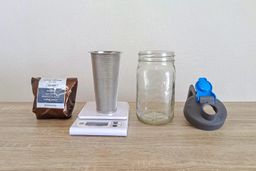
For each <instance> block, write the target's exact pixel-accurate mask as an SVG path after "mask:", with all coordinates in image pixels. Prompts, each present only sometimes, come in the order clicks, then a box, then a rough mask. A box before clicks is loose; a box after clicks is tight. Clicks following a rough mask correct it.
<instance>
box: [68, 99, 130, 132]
mask: <svg viewBox="0 0 256 171" xmlns="http://www.w3.org/2000/svg"><path fill="white" fill-rule="evenodd" d="M128 120H129V104H128V103H127V102H117V111H116V112H114V113H110V114H103V113H99V112H97V111H96V103H95V102H88V103H87V104H86V105H85V106H84V107H83V109H82V110H81V112H80V113H79V114H78V117H77V119H76V120H75V122H74V123H73V125H72V126H71V127H70V129H69V134H70V135H97V136H127V132H128Z"/></svg>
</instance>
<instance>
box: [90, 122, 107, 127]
mask: <svg viewBox="0 0 256 171" xmlns="http://www.w3.org/2000/svg"><path fill="white" fill-rule="evenodd" d="M85 125H86V126H108V122H86V124H85Z"/></svg>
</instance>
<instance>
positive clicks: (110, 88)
mask: <svg viewBox="0 0 256 171" xmlns="http://www.w3.org/2000/svg"><path fill="white" fill-rule="evenodd" d="M90 53H91V59H92V70H93V80H94V92H95V100H96V110H97V111H98V112H100V113H106V114H108V113H113V112H115V111H116V110H117V88H118V75H119V63H120V53H121V52H117V51H93V52H90Z"/></svg>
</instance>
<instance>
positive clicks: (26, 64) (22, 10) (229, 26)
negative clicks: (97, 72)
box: [0, 0, 256, 101]
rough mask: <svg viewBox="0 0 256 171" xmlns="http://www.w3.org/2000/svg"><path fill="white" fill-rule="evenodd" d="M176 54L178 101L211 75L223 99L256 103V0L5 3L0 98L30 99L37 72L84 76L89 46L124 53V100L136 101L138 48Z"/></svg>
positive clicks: (82, 87) (88, 90)
mask: <svg viewBox="0 0 256 171" xmlns="http://www.w3.org/2000/svg"><path fill="white" fill-rule="evenodd" d="M145 49H167V50H173V51H175V52H176V69H177V80H176V100H177V101H184V100H185V99H186V95H187V91H188V86H189V84H191V83H195V81H196V79H197V78H198V77H199V76H206V77H208V79H209V80H210V81H211V82H212V83H213V85H214V91H215V93H216V94H217V96H218V97H219V98H220V99H222V100H225V101H256V1H254V0H225V1H223V0H208V1H205V0H193V1H192V0H175V1H174V0H73V1H71V0H0V59H1V61H0V101H32V92H31V85H30V78H31V77H32V76H44V77H68V76H76V77H78V78H79V89H78V96H77V97H78V98H77V100H78V101H86V100H92V99H94V92H93V81H92V72H91V61H90V57H89V54H88V51H91V50H120V51H122V52H123V54H122V59H121V70H120V82H119V83H120V84H119V97H120V99H121V100H128V101H135V95H136V89H135V84H136V75H135V72H136V66H137V52H138V51H140V50H145Z"/></svg>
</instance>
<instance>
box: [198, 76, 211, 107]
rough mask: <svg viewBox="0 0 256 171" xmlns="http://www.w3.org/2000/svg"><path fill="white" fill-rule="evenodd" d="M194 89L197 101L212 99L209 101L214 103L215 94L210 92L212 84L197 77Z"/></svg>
mask: <svg viewBox="0 0 256 171" xmlns="http://www.w3.org/2000/svg"><path fill="white" fill-rule="evenodd" d="M195 89H196V101H197V102H198V103H205V100H204V99H209V98H210V99H212V102H209V103H214V102H215V99H216V96H215V94H214V93H213V92H212V84H211V83H210V82H209V81H208V80H207V79H206V78H205V77H201V78H199V79H198V81H197V82H196V85H195Z"/></svg>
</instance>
